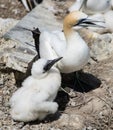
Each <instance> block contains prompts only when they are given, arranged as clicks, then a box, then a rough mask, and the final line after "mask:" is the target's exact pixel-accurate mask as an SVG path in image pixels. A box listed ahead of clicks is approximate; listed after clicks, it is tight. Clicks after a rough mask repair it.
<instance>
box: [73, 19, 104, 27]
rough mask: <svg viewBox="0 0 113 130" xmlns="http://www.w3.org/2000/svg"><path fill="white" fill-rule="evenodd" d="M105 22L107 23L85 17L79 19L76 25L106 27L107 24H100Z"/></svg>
mask: <svg viewBox="0 0 113 130" xmlns="http://www.w3.org/2000/svg"><path fill="white" fill-rule="evenodd" d="M103 23H105V22H104V21H98V20H93V19H88V18H84V19H81V20H79V22H78V23H77V24H76V25H75V26H81V27H99V28H105V26H103V25H100V24H103Z"/></svg>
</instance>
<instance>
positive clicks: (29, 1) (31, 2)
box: [20, 0, 43, 11]
mask: <svg viewBox="0 0 113 130" xmlns="http://www.w3.org/2000/svg"><path fill="white" fill-rule="evenodd" d="M20 1H21V2H22V4H23V5H24V7H25V8H26V10H27V11H31V10H32V9H33V8H35V6H37V5H38V4H41V3H42V2H43V0H20Z"/></svg>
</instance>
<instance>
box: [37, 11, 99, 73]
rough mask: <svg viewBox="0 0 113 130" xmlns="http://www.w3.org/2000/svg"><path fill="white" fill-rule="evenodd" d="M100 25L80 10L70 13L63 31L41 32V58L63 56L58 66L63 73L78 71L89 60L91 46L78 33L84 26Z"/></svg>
mask: <svg viewBox="0 0 113 130" xmlns="http://www.w3.org/2000/svg"><path fill="white" fill-rule="evenodd" d="M89 26H94V27H95V26H98V25H97V24H96V21H95V20H91V19H88V16H87V15H86V14H84V13H82V12H80V11H74V12H71V13H70V14H68V15H67V16H66V17H65V19H64V23H63V31H64V32H60V31H54V32H48V31H44V32H41V34H40V44H39V50H40V51H39V52H40V57H41V58H46V59H54V58H56V57H63V58H62V60H61V61H60V62H58V64H57V67H58V68H59V70H60V71H61V72H62V73H71V72H74V71H78V70H80V69H82V68H83V66H84V65H86V64H87V62H88V60H89V57H90V55H89V48H88V46H87V44H86V43H85V41H84V40H83V39H82V38H81V37H80V35H79V34H78V33H77V30H79V29H80V28H82V27H89Z"/></svg>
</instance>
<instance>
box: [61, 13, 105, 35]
mask: <svg viewBox="0 0 113 130" xmlns="http://www.w3.org/2000/svg"><path fill="white" fill-rule="evenodd" d="M98 22H101V21H97V20H94V19H91V18H88V16H87V15H86V14H84V13H83V12H80V11H73V12H71V13H70V14H68V15H67V16H66V17H65V18H64V23H63V30H64V34H65V36H66V37H67V36H68V35H70V34H71V33H72V32H73V31H74V30H77V29H80V28H81V27H101V28H103V26H100V25H98V24H96V23H98Z"/></svg>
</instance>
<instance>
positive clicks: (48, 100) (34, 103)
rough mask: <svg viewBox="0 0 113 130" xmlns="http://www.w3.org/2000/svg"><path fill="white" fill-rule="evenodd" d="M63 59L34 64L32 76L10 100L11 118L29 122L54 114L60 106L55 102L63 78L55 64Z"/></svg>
mask: <svg viewBox="0 0 113 130" xmlns="http://www.w3.org/2000/svg"><path fill="white" fill-rule="evenodd" d="M61 59H62V57H60V58H57V59H53V60H46V59H42V58H41V59H39V60H38V61H36V62H34V63H33V66H32V69H31V76H29V77H28V78H26V79H25V80H24V82H23V83H22V87H21V88H19V89H18V90H17V91H16V92H15V93H14V94H13V95H12V97H11V99H10V106H11V116H12V118H13V119H14V120H16V121H23V122H29V121H33V120H36V119H39V120H43V119H44V118H45V117H46V116H47V115H48V114H54V113H55V112H56V111H57V109H58V104H57V103H56V102H54V101H53V100H54V99H55V97H56V95H57V92H58V90H59V87H60V85H61V76H60V72H59V70H58V69H57V68H56V65H55V63H56V62H58V61H59V60H61Z"/></svg>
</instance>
